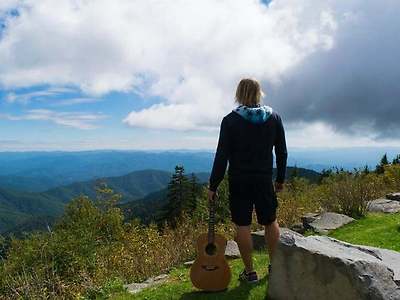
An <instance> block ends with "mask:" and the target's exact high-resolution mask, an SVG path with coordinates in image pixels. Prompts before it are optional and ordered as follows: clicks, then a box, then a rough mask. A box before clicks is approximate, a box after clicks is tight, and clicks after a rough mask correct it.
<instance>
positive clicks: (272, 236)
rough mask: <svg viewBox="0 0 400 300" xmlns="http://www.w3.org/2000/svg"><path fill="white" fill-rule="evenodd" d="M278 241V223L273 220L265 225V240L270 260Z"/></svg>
mask: <svg viewBox="0 0 400 300" xmlns="http://www.w3.org/2000/svg"><path fill="white" fill-rule="evenodd" d="M278 241H279V224H278V222H277V221H276V220H275V221H274V222H272V223H270V224H268V225H265V242H266V244H267V248H268V254H269V260H270V261H271V260H272V257H273V255H274V253H275V249H276V247H277V245H278Z"/></svg>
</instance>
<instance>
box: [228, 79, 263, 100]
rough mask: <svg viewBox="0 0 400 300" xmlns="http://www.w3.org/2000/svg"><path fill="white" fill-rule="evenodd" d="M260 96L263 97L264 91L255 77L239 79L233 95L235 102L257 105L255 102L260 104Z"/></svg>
mask: <svg viewBox="0 0 400 300" xmlns="http://www.w3.org/2000/svg"><path fill="white" fill-rule="evenodd" d="M262 97H264V92H263V91H262V90H261V85H260V83H259V82H258V81H257V80H256V79H253V78H243V79H242V80H240V82H239V84H238V86H237V88H236V95H235V99H236V102H237V103H239V104H242V105H245V106H257V104H260V102H261V98H262Z"/></svg>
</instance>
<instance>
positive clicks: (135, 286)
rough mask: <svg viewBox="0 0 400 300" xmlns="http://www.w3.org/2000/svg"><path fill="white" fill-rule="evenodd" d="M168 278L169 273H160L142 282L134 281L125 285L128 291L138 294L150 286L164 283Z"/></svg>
mask: <svg viewBox="0 0 400 300" xmlns="http://www.w3.org/2000/svg"><path fill="white" fill-rule="evenodd" d="M167 279H168V275H167V274H161V275H158V276H155V277H151V278H149V279H147V280H146V281H144V282H140V283H135V282H134V283H130V284H126V285H124V287H125V288H126V289H127V291H128V292H129V293H132V294H136V293H138V292H140V291H141V290H143V289H145V288H149V287H152V286H155V285H158V284H161V283H164V282H165V281H167Z"/></svg>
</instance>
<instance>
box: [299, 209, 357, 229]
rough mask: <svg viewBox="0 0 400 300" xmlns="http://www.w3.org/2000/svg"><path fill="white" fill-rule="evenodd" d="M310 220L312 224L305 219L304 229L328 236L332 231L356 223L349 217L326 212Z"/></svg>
mask: <svg viewBox="0 0 400 300" xmlns="http://www.w3.org/2000/svg"><path fill="white" fill-rule="evenodd" d="M310 219H311V222H310V223H307V222H306V220H305V219H304V218H303V224H304V227H305V228H306V229H311V230H313V231H314V232H317V233H321V234H327V233H328V232H329V231H331V230H335V229H337V228H339V227H342V226H343V225H346V224H348V223H351V222H353V221H354V219H353V218H351V217H349V216H346V215H342V214H338V213H333V212H324V213H322V214H320V215H318V216H315V217H313V218H310Z"/></svg>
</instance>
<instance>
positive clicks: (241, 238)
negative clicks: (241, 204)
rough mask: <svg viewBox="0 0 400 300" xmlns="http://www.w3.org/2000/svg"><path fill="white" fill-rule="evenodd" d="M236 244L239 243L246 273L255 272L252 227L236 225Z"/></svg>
mask: <svg viewBox="0 0 400 300" xmlns="http://www.w3.org/2000/svg"><path fill="white" fill-rule="evenodd" d="M236 242H237V243H238V246H239V251H240V255H241V256H242V260H243V263H244V266H245V269H246V272H247V273H249V272H253V271H254V270H253V258H252V251H253V240H252V238H251V233H250V226H237V225H236Z"/></svg>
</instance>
